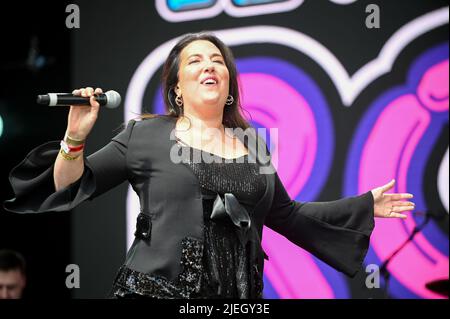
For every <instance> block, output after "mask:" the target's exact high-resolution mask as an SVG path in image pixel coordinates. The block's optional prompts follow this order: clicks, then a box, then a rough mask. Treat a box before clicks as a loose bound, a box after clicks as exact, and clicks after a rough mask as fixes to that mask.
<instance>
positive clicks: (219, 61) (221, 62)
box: [213, 60, 224, 64]
mask: <svg viewBox="0 0 450 319" xmlns="http://www.w3.org/2000/svg"><path fill="white" fill-rule="evenodd" d="M213 62H215V63H220V64H224V63H223V61H222V60H215V61H213Z"/></svg>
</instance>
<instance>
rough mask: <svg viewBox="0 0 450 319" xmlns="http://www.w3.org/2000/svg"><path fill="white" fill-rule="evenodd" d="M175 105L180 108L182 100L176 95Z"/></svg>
mask: <svg viewBox="0 0 450 319" xmlns="http://www.w3.org/2000/svg"><path fill="white" fill-rule="evenodd" d="M175 103H176V104H177V105H178V106H179V107H182V106H183V100H182V99H181V95H177V97H176V98H175Z"/></svg>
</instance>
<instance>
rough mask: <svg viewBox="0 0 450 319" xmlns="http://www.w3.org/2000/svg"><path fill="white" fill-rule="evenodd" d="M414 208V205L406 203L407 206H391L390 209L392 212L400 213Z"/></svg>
mask: <svg viewBox="0 0 450 319" xmlns="http://www.w3.org/2000/svg"><path fill="white" fill-rule="evenodd" d="M414 208H415V206H411V205H408V206H393V207H392V210H391V211H392V212H394V213H401V212H407V211H411V210H414Z"/></svg>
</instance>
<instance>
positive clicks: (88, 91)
mask: <svg viewBox="0 0 450 319" xmlns="http://www.w3.org/2000/svg"><path fill="white" fill-rule="evenodd" d="M101 93H103V90H102V89H101V88H96V89H95V90H94V89H93V88H92V87H90V86H88V87H86V88H81V89H76V90H73V91H72V94H73V95H78V96H83V97H89V98H90V99H89V102H90V104H91V106H94V107H99V106H100V104H99V103H98V102H97V101H96V100H95V96H94V95H95V94H101Z"/></svg>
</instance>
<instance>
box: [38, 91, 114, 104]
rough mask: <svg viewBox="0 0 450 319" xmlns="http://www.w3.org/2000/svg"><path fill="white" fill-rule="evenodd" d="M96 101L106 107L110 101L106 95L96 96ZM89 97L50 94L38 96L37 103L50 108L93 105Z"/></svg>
mask: <svg viewBox="0 0 450 319" xmlns="http://www.w3.org/2000/svg"><path fill="white" fill-rule="evenodd" d="M94 96H95V100H96V101H97V102H98V103H99V104H100V105H105V104H106V103H107V102H108V100H107V97H106V96H105V95H104V94H98V95H97V94H95V95H94ZM89 100H90V98H89V97H84V96H78V95H73V94H71V93H58V94H55V93H50V94H46V95H38V96H37V99H36V102H37V103H38V104H43V105H48V106H67V105H87V106H89V105H91V104H90V102H89Z"/></svg>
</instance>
